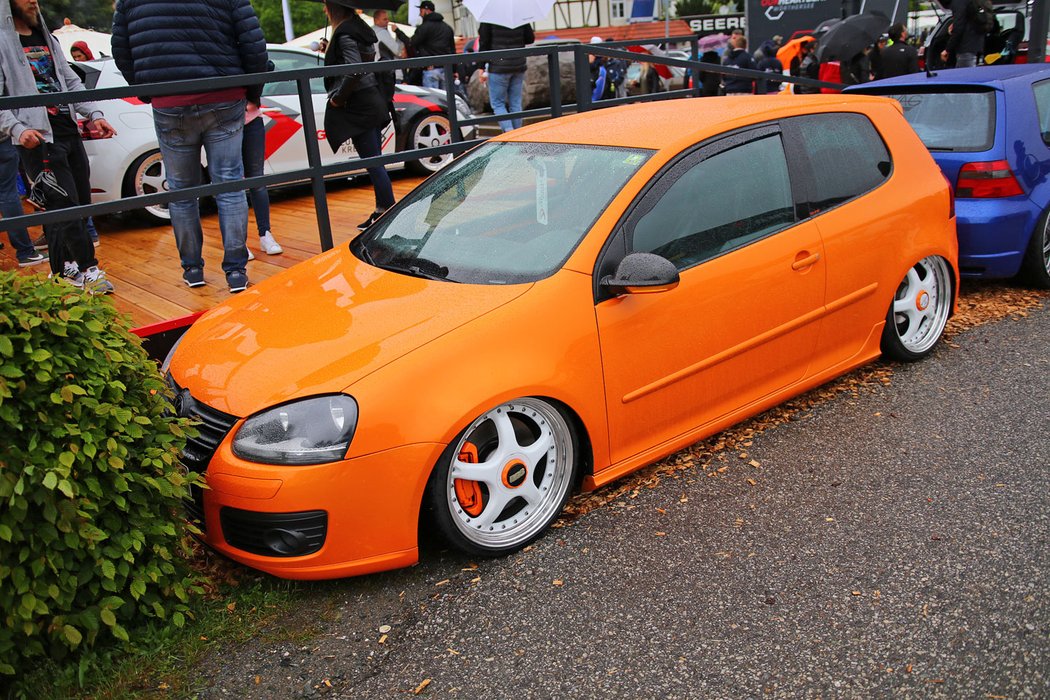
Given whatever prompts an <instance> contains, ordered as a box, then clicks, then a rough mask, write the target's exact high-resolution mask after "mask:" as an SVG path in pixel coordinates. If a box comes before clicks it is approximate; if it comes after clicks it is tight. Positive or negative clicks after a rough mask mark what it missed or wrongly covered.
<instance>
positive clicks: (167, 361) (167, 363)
mask: <svg viewBox="0 0 1050 700" xmlns="http://www.w3.org/2000/svg"><path fill="white" fill-rule="evenodd" d="M185 337H186V334H185V333H183V334H182V335H180V336H179V339H178V340H176V341H175V344H174V345H172V346H171V350H168V354H167V355H166V356H165V357H164V362H162V363H160V373H161V375H162V376H165V377H166V376H168V370H169V369H171V358H173V357H175V351H176V350H178V349H179V343H181V342H182V339H183V338H185Z"/></svg>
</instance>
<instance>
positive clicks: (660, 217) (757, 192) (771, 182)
mask: <svg viewBox="0 0 1050 700" xmlns="http://www.w3.org/2000/svg"><path fill="white" fill-rule="evenodd" d="M665 177H668V178H673V180H674V182H673V184H671V186H670V187H669V188H668V189H667V190H666V191H665V192H664V193H663V195H662V196H660V197H659V199H658V200H657V201H656V202H655V204H653V206H652V207H651V208H649V209H648V211H646V212H645V213H644V214H643V215H642V216H641V217H640V218H639V219H638V221H637V223H636V224H635V225H634V229H633V232H632V250H633V251H634V252H642V253H656V254H657V255H662V256H663V257H665V258H667V259H668V260H670V261H671V262H673V263H674V264H675V266H676V267H677V268H678V269H679V270H681V269H684V268H687V267H690V266H692V265H696V264H697V263H700V262H703V261H704V260H708V259H710V258H713V257H716V256H718V255H721V254H722V253H724V252H727V251H730V250H733V249H735V248H740V247H741V246H745V245H747V244H748V243H751V242H752V241H755V240H758V239H759V238H762V237H764V236H766V235H768V234H770V233H772V232H774V231H777V230H779V229H781V228H783V227H785V226H788V225H790V224H792V223H794V221H795V215H794V207H793V205H792V199H791V182H790V180H789V179H788V169H787V160H786V159H785V157H784V149H783V147H782V146H781V143H780V136H779V135H773V136H767V137H764V138H760V139H757V140H755V141H750V142H748V143H745V144H743V145H740V146H735V147H733V148H730V149H729V150H726V151H722V152H720V153H717V154H715V155H712V156H710V157H709V158H705V159H703V160H702V161H700V162H699V163H696V164H695V165H693V166H692V167H688V166H687V167H686V168H685V169H684V172H683V171H675V170H672V171H671V172H670V173H668V174H667V175H666V176H665ZM643 206H644V205H643Z"/></svg>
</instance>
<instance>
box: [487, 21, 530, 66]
mask: <svg viewBox="0 0 1050 700" xmlns="http://www.w3.org/2000/svg"><path fill="white" fill-rule="evenodd" d="M535 41H536V33H535V32H534V31H533V29H532V25H529V24H523V25H521V26H520V27H513V28H508V27H504V26H502V25H499V24H489V23H488V22H482V23H481V26H480V27H478V51H501V50H504V49H520V48H523V47H525V46H528V45H529V44H531V43H533V42H535ZM527 66H528V63H527V61H526V60H525V57H524V56H520V57H518V58H501V59H497V60H495V61H492V62H490V63H489V73H524V72H525V69H526V68H527Z"/></svg>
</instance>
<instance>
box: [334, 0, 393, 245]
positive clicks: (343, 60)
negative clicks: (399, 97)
mask: <svg viewBox="0 0 1050 700" xmlns="http://www.w3.org/2000/svg"><path fill="white" fill-rule="evenodd" d="M351 1H352V0H325V3H324V10H325V14H326V15H328V20H329V21H330V22H331V23H332V38H331V41H330V43H329V45H328V51H326V52H325V55H324V64H325V65H326V66H337V65H347V64H351V63H371V62H373V61H375V60H376V54H375V45H376V41H378V39H377V38H376V33H375V31H373V30H372V28H371V27H370V26H368V25H367V24H365V21H364V20H363V19H361V17H360V16H359V15H358V14H357V12H356V10H354V8H353V6H352V5H351V4H350V2H351ZM324 87H325V90H326V91H327V92H328V107H327V109H325V113H324V130H325V134H327V138H328V145H329V146H331V147H332V151H333V152H336V151H338V150H339V148H340V147H341V146H342V145H343V144H344V143H346V142H347V141H352V142H353V144H354V149H355V150H357V155H358V157H360V158H373V157H375V156H378V155H380V154H381V153H382V129H383V127H385V126H386V125H387V124H389V123H390V112H389V110H388V109H387V103H386V100H385V99H384V97H383V95H382V93H381V91H380V89H379V82H378V81H377V80H376V76H375V74H374V73H348V74H346V75H338V76H329V77H326V78H325V79H324ZM368 176H369V178H371V180H372V187H373V188H374V189H375V197H376V208H375V211H373V212H372V214H371V215H370V216H369V217H368V218H367V219H365V220H364V221H362V222H361V223H360V224H358V226H357V227H358V228H359V229H361V230H362V231H363V230H365V229H366V228H368V227H369V226H371V225H372V224H373V223H374V222H375V220H376V219H378V218H379V217H380V216H381V215H382V214H383V212H385V211H386V210H387V209H389V208H390V207H392V206H394V189H393V187H392V186H391V184H390V176H389V175H388V174H387V172H386V168H384V167H383V166H382V165H375V166H372V167H370V168H368Z"/></svg>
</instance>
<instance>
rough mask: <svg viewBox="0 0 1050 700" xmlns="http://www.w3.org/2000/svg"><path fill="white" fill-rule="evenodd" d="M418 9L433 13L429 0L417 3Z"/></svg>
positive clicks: (432, 4)
mask: <svg viewBox="0 0 1050 700" xmlns="http://www.w3.org/2000/svg"><path fill="white" fill-rule="evenodd" d="M419 9H421V10H430V11H431V12H433V11H434V3H432V2H431V1H430V0H423V2H421V3H419Z"/></svg>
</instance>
